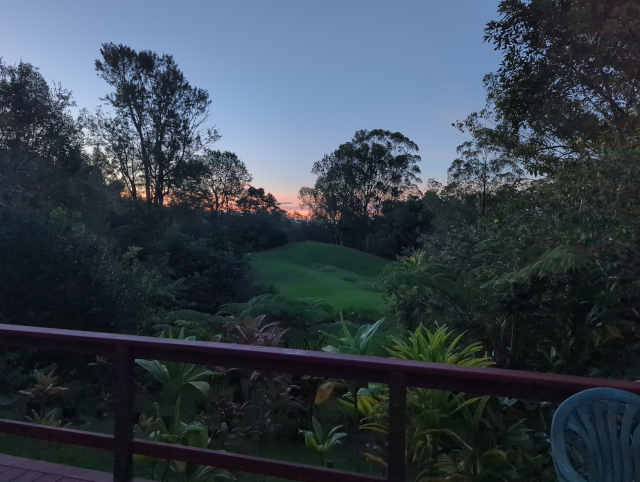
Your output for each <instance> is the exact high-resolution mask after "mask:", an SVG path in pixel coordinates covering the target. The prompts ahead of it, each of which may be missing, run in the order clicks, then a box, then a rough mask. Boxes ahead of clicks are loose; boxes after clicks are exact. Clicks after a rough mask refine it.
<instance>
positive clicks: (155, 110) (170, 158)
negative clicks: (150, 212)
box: [95, 43, 220, 206]
mask: <svg viewBox="0 0 640 482" xmlns="http://www.w3.org/2000/svg"><path fill="white" fill-rule="evenodd" d="M100 53H101V54H102V60H96V63H95V66H96V71H97V72H98V75H99V76H100V77H101V78H102V79H104V80H105V81H106V82H107V83H108V84H109V85H110V86H111V87H113V88H114V89H115V91H114V92H112V93H109V94H107V95H106V96H105V97H104V99H103V100H105V101H107V103H108V104H109V105H110V106H111V107H113V109H114V111H115V115H116V116H117V117H120V118H121V119H123V121H122V122H123V123H124V120H125V119H126V120H127V121H128V122H130V123H131V126H132V127H133V129H134V130H135V132H136V134H137V142H138V144H139V153H140V160H141V163H142V168H143V177H144V183H145V194H146V198H147V201H148V202H149V203H153V204H155V205H159V206H162V205H163V204H164V200H165V197H166V196H168V195H170V194H171V193H172V190H173V188H174V187H175V186H176V185H177V184H178V183H179V182H180V180H179V176H180V175H181V174H183V173H184V172H185V170H184V169H183V167H184V164H186V163H189V162H192V161H193V160H194V157H195V156H196V155H197V154H198V153H200V152H201V151H202V150H203V149H204V148H205V147H207V146H208V145H210V144H211V143H213V142H215V141H216V140H218V139H219V138H220V135H219V134H218V132H217V130H216V129H215V128H205V123H206V121H207V119H208V118H209V106H210V104H211V101H210V100H209V93H208V92H207V91H206V90H204V89H200V88H197V87H192V86H191V85H190V84H189V82H187V80H186V79H185V77H184V74H183V73H182V71H181V70H180V69H179V68H178V65H177V64H176V62H175V61H174V59H173V57H172V56H171V55H167V54H163V55H162V56H160V55H158V54H157V53H155V52H152V51H149V50H143V51H140V52H136V51H135V50H134V49H132V48H131V47H127V46H125V45H115V44H113V43H109V44H103V45H102V48H101V49H100Z"/></svg>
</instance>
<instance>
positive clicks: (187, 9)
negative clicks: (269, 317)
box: [0, 0, 500, 206]
mask: <svg viewBox="0 0 640 482" xmlns="http://www.w3.org/2000/svg"><path fill="white" fill-rule="evenodd" d="M497 5H498V0H413V1H409V0H388V1H378V0H339V1H333V0H317V1H313V2H312V1H306V0H287V1H284V0H254V1H248V0H247V1H243V0H234V1H230V0H229V1H213V0H210V1H188V0H183V1H172V2H168V1H160V0H156V1H135V2H134V1H130V0H129V1H109V2H97V1H94V2H89V1H80V0H78V1H64V0H57V1H56V2H51V1H29V0H22V1H20V2H4V3H3V5H2V16H3V22H2V23H3V27H2V29H0V57H3V59H4V61H5V62H6V63H10V64H13V63H16V62H18V61H19V60H20V59H22V60H24V61H27V62H31V63H32V64H34V65H36V66H37V67H39V68H40V71H41V72H42V74H43V75H44V76H45V78H47V79H51V80H55V81H56V82H61V83H62V85H63V86H64V87H66V88H68V89H71V90H72V91H73V93H74V98H75V99H76V101H77V102H78V104H79V106H80V107H87V108H93V107H95V106H97V105H99V104H100V100H99V97H101V96H103V95H104V94H105V93H106V92H108V91H109V89H108V86H107V85H106V84H105V83H104V82H103V81H102V80H101V79H99V78H98V77H97V76H96V73H95V71H94V67H93V64H94V61H95V59H96V58H98V56H99V48H100V45H101V44H102V43H104V42H114V43H123V44H126V45H129V46H131V47H133V48H135V49H137V50H142V49H151V50H155V51H157V52H158V53H168V54H172V55H173V56H174V58H175V59H176V61H177V62H178V65H179V66H180V68H181V69H182V70H183V71H184V72H185V75H186V77H187V79H188V80H189V82H190V83H191V84H192V85H195V86H198V87H202V88H205V89H207V90H208V91H209V93H210V96H211V99H212V101H213V103H212V108H211V112H212V115H211V119H210V120H211V123H212V124H215V125H217V126H218V128H219V129H220V132H221V133H222V135H223V138H222V140H220V141H219V142H218V143H217V144H216V148H218V149H222V150H230V151H233V152H236V153H237V154H238V156H239V157H240V158H241V159H242V160H244V161H245V163H246V164H247V166H248V167H249V170H250V171H251V173H252V174H253V176H254V182H253V184H254V185H256V186H261V187H264V188H265V189H266V190H268V191H271V192H273V193H274V194H275V195H276V197H277V198H278V200H279V201H283V202H292V203H294V206H297V192H298V190H299V189H300V187H302V186H311V185H313V182H314V176H313V175H312V174H311V173H310V170H311V167H312V165H313V162H314V161H316V160H318V159H320V158H322V156H323V155H324V154H326V153H329V152H331V151H333V150H334V149H336V148H337V147H338V146H339V145H340V144H341V143H343V142H346V141H348V140H350V139H351V137H352V136H353V134H354V133H355V132H356V131H357V130H360V129H376V128H381V129H388V130H391V131H399V132H402V133H403V134H404V135H406V136H407V137H409V138H410V139H411V140H413V141H414V142H416V143H417V144H418V146H419V147H420V154H421V156H422V163H421V166H420V167H421V169H422V178H423V180H425V181H426V180H427V179H428V178H431V177H433V178H435V179H437V180H439V181H445V180H446V170H447V167H448V166H449V165H450V164H451V161H452V160H453V159H455V157H456V152H455V148H456V146H457V145H458V144H460V143H461V142H462V141H463V139H462V138H461V137H460V135H459V134H458V133H457V132H456V131H455V129H453V127H451V123H452V122H454V121H455V120H457V119H462V118H464V117H466V116H467V114H469V113H470V112H472V111H473V110H476V109H478V108H480V107H482V105H483V104H484V91H483V88H482V77H483V76H484V75H485V74H487V73H489V72H492V71H495V70H496V69H497V68H498V66H499V63H500V55H499V54H498V53H497V52H494V51H493V47H492V46H491V45H488V44H485V43H483V42H482V35H483V29H484V26H485V24H486V23H487V22H488V21H489V20H491V19H493V18H496V16H497V13H496V9H497Z"/></svg>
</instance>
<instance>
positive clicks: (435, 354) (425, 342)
mask: <svg viewBox="0 0 640 482" xmlns="http://www.w3.org/2000/svg"><path fill="white" fill-rule="evenodd" d="M408 335H409V341H408V342H405V341H403V340H400V339H399V338H397V337H395V336H390V337H389V340H390V341H391V342H392V343H393V346H392V348H387V347H385V349H386V350H387V351H388V352H389V354H390V355H391V357H392V358H398V359H401V360H416V361H425V362H432V363H448V364H451V365H464V366H475V367H479V366H480V367H486V366H491V365H495V363H494V362H492V361H491V359H490V358H489V357H487V356H483V357H478V356H477V355H476V354H477V353H478V352H480V351H482V345H481V344H480V343H479V342H478V343H472V344H470V345H467V346H465V347H460V348H457V346H458V342H459V341H460V339H461V338H462V337H463V336H464V333H462V334H460V335H458V336H457V337H456V338H454V339H453V340H451V341H448V340H449V338H451V336H452V335H453V332H452V331H450V330H448V329H447V327H446V325H443V326H437V325H436V330H435V331H434V332H433V333H432V332H431V331H429V330H428V329H427V328H425V327H424V326H422V324H420V326H418V328H417V329H416V331H415V332H413V333H412V332H409V333H408Z"/></svg>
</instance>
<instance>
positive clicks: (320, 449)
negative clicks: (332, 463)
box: [299, 417, 347, 467]
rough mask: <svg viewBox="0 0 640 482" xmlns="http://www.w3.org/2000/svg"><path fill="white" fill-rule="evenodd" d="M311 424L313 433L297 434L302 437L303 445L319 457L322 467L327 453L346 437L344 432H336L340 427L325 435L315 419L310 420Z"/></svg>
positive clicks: (301, 431)
mask: <svg viewBox="0 0 640 482" xmlns="http://www.w3.org/2000/svg"><path fill="white" fill-rule="evenodd" d="M311 423H312V424H313V432H312V431H310V430H302V429H301V430H299V433H301V434H303V435H304V443H305V445H306V446H307V447H309V448H310V449H311V450H313V451H315V452H317V453H318V454H319V455H320V462H321V465H322V466H323V467H324V464H325V461H327V460H326V457H327V454H328V453H329V451H330V450H331V449H332V448H333V447H335V446H336V445H338V444H339V443H340V439H341V438H343V437H346V436H347V434H346V433H345V432H338V430H340V429H341V428H342V425H337V426H335V427H333V428H332V429H331V430H330V431H329V433H327V434H326V435H325V432H324V429H323V428H322V425H320V422H318V420H317V419H316V417H312V418H311ZM327 462H328V461H327Z"/></svg>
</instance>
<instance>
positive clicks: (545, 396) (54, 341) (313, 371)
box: [0, 324, 640, 401]
mask: <svg viewBox="0 0 640 482" xmlns="http://www.w3.org/2000/svg"><path fill="white" fill-rule="evenodd" d="M0 340H1V341H2V342H7V343H16V342H17V343H18V344H23V345H36V346H38V347H40V348H49V349H56V350H74V349H75V350H77V349H81V350H82V351H89V352H91V351H95V352H106V353H107V354H111V353H113V351H114V350H115V347H116V346H119V345H120V346H121V345H126V346H128V347H130V348H131V349H132V351H133V353H134V354H135V356H136V357H138V358H155V359H160V360H170V361H182V362H190V363H199V364H206V365H219V366H226V367H229V368H230V367H234V368H246V369H253V370H262V371H271V372H282V373H292V374H299V375H318V376H330V377H336V378H346V379H355V380H363V381H377V382H384V383H386V382H388V381H389V377H390V376H392V375H391V374H392V373H404V374H405V376H406V382H407V385H408V386H415V387H424V388H436V389H441V390H451V391H460V392H467V393H473V394H479V395H497V396H506V397H510V398H523V399H529V400H544V401H562V400H564V399H565V398H567V397H569V396H571V395H572V394H574V393H577V392H579V391H582V390H586V389H588V388H595V387H611V388H618V389H620V390H626V391H629V392H632V393H636V394H638V395H640V383H635V382H626V381H617V380H607V379H595V378H584V377H575V376H567V375H556V374H549V373H535V372H525V371H518V370H505V369H500V368H478V367H465V366H459V365H448V364H441V363H427V362H419V361H411V360H395V359H388V358H381V357H373V356H358V355H346V354H335V353H326V352H316V351H306V350H294V349H286V348H266V347H255V346H246V345H237V344H231V343H215V342H203V341H185V340H172V339H166V338H154V337H144V336H135V335H120V334H111V333H98V332H87V331H74V330H62V329H54V328H39V327H30V326H17V325H5V324H0Z"/></svg>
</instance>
